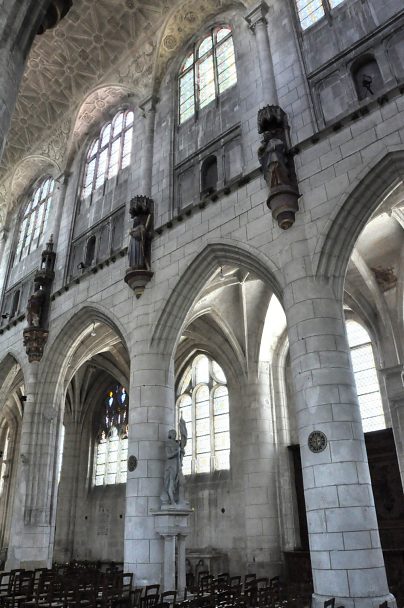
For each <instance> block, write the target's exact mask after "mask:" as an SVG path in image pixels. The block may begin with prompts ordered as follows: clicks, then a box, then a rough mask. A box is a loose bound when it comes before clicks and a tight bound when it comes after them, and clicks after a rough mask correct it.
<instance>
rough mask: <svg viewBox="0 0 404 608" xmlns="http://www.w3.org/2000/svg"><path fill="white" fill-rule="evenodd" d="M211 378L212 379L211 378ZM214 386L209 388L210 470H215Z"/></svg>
mask: <svg viewBox="0 0 404 608" xmlns="http://www.w3.org/2000/svg"><path fill="white" fill-rule="evenodd" d="M209 380H210V379H209ZM213 395H214V388H211V389H210V390H209V422H210V471H211V472H212V471H214V470H215V417H214V411H213Z"/></svg>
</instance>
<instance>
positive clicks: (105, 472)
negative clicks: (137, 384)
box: [95, 385, 129, 486]
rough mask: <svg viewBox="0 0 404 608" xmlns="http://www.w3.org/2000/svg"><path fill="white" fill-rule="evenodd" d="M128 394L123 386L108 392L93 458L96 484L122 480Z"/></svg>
mask: <svg viewBox="0 0 404 608" xmlns="http://www.w3.org/2000/svg"><path fill="white" fill-rule="evenodd" d="M128 405H129V400H128V394H127V392H126V389H125V388H124V387H123V386H119V385H117V386H113V387H111V388H110V390H109V391H108V392H107V395H106V397H105V401H104V404H103V407H102V411H101V414H100V421H99V424H98V431H97V450H96V458H95V485H96V486H103V485H110V484H117V483H124V482H125V481H126V478H127V461H128Z"/></svg>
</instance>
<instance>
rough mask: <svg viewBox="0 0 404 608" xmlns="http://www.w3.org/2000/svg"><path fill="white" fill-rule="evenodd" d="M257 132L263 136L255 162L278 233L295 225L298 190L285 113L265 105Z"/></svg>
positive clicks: (259, 117) (278, 108) (280, 109)
mask: <svg viewBox="0 0 404 608" xmlns="http://www.w3.org/2000/svg"><path fill="white" fill-rule="evenodd" d="M258 133H260V134H262V135H263V138H262V140H261V145H260V147H259V148H258V159H259V161H260V164H261V168H262V172H263V174H264V178H265V181H266V183H267V185H268V188H269V195H268V199H267V205H268V207H269V208H270V209H271V211H272V217H273V218H274V219H275V220H276V221H277V222H278V226H279V227H280V228H282V230H287V229H288V228H290V227H291V226H292V225H293V224H294V222H295V214H296V212H297V211H298V209H299V204H298V199H299V191H298V187H297V179H296V172H295V164H294V160H293V154H292V153H291V148H290V137H289V125H288V121H287V116H286V113H285V112H284V111H283V110H282V108H280V107H279V106H265V108H262V109H261V110H259V112H258Z"/></svg>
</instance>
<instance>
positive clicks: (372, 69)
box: [351, 54, 383, 101]
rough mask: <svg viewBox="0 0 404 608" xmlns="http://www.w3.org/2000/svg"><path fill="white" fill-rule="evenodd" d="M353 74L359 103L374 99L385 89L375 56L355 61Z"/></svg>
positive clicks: (364, 56) (352, 68)
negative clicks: (369, 98) (370, 98)
mask: <svg viewBox="0 0 404 608" xmlns="http://www.w3.org/2000/svg"><path fill="white" fill-rule="evenodd" d="M351 74H352V79H353V82H354V85H355V90H356V94H357V96H358V99H359V101H362V100H363V99H366V98H368V97H373V96H374V95H376V94H377V93H378V91H380V90H381V89H382V88H383V78H382V74H381V72H380V68H379V66H378V64H377V61H376V59H375V58H374V56H373V55H370V54H367V55H363V56H362V57H359V58H358V59H357V60H356V61H354V63H353V64H352V67H351Z"/></svg>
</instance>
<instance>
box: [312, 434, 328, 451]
mask: <svg viewBox="0 0 404 608" xmlns="http://www.w3.org/2000/svg"><path fill="white" fill-rule="evenodd" d="M307 445H308V446H309V450H310V451H311V452H314V453H315V454H318V453H319V452H323V451H324V450H325V448H326V447H327V436H326V435H325V434H324V433H323V432H322V431H312V432H311V433H310V435H309V438H308V441H307Z"/></svg>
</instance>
